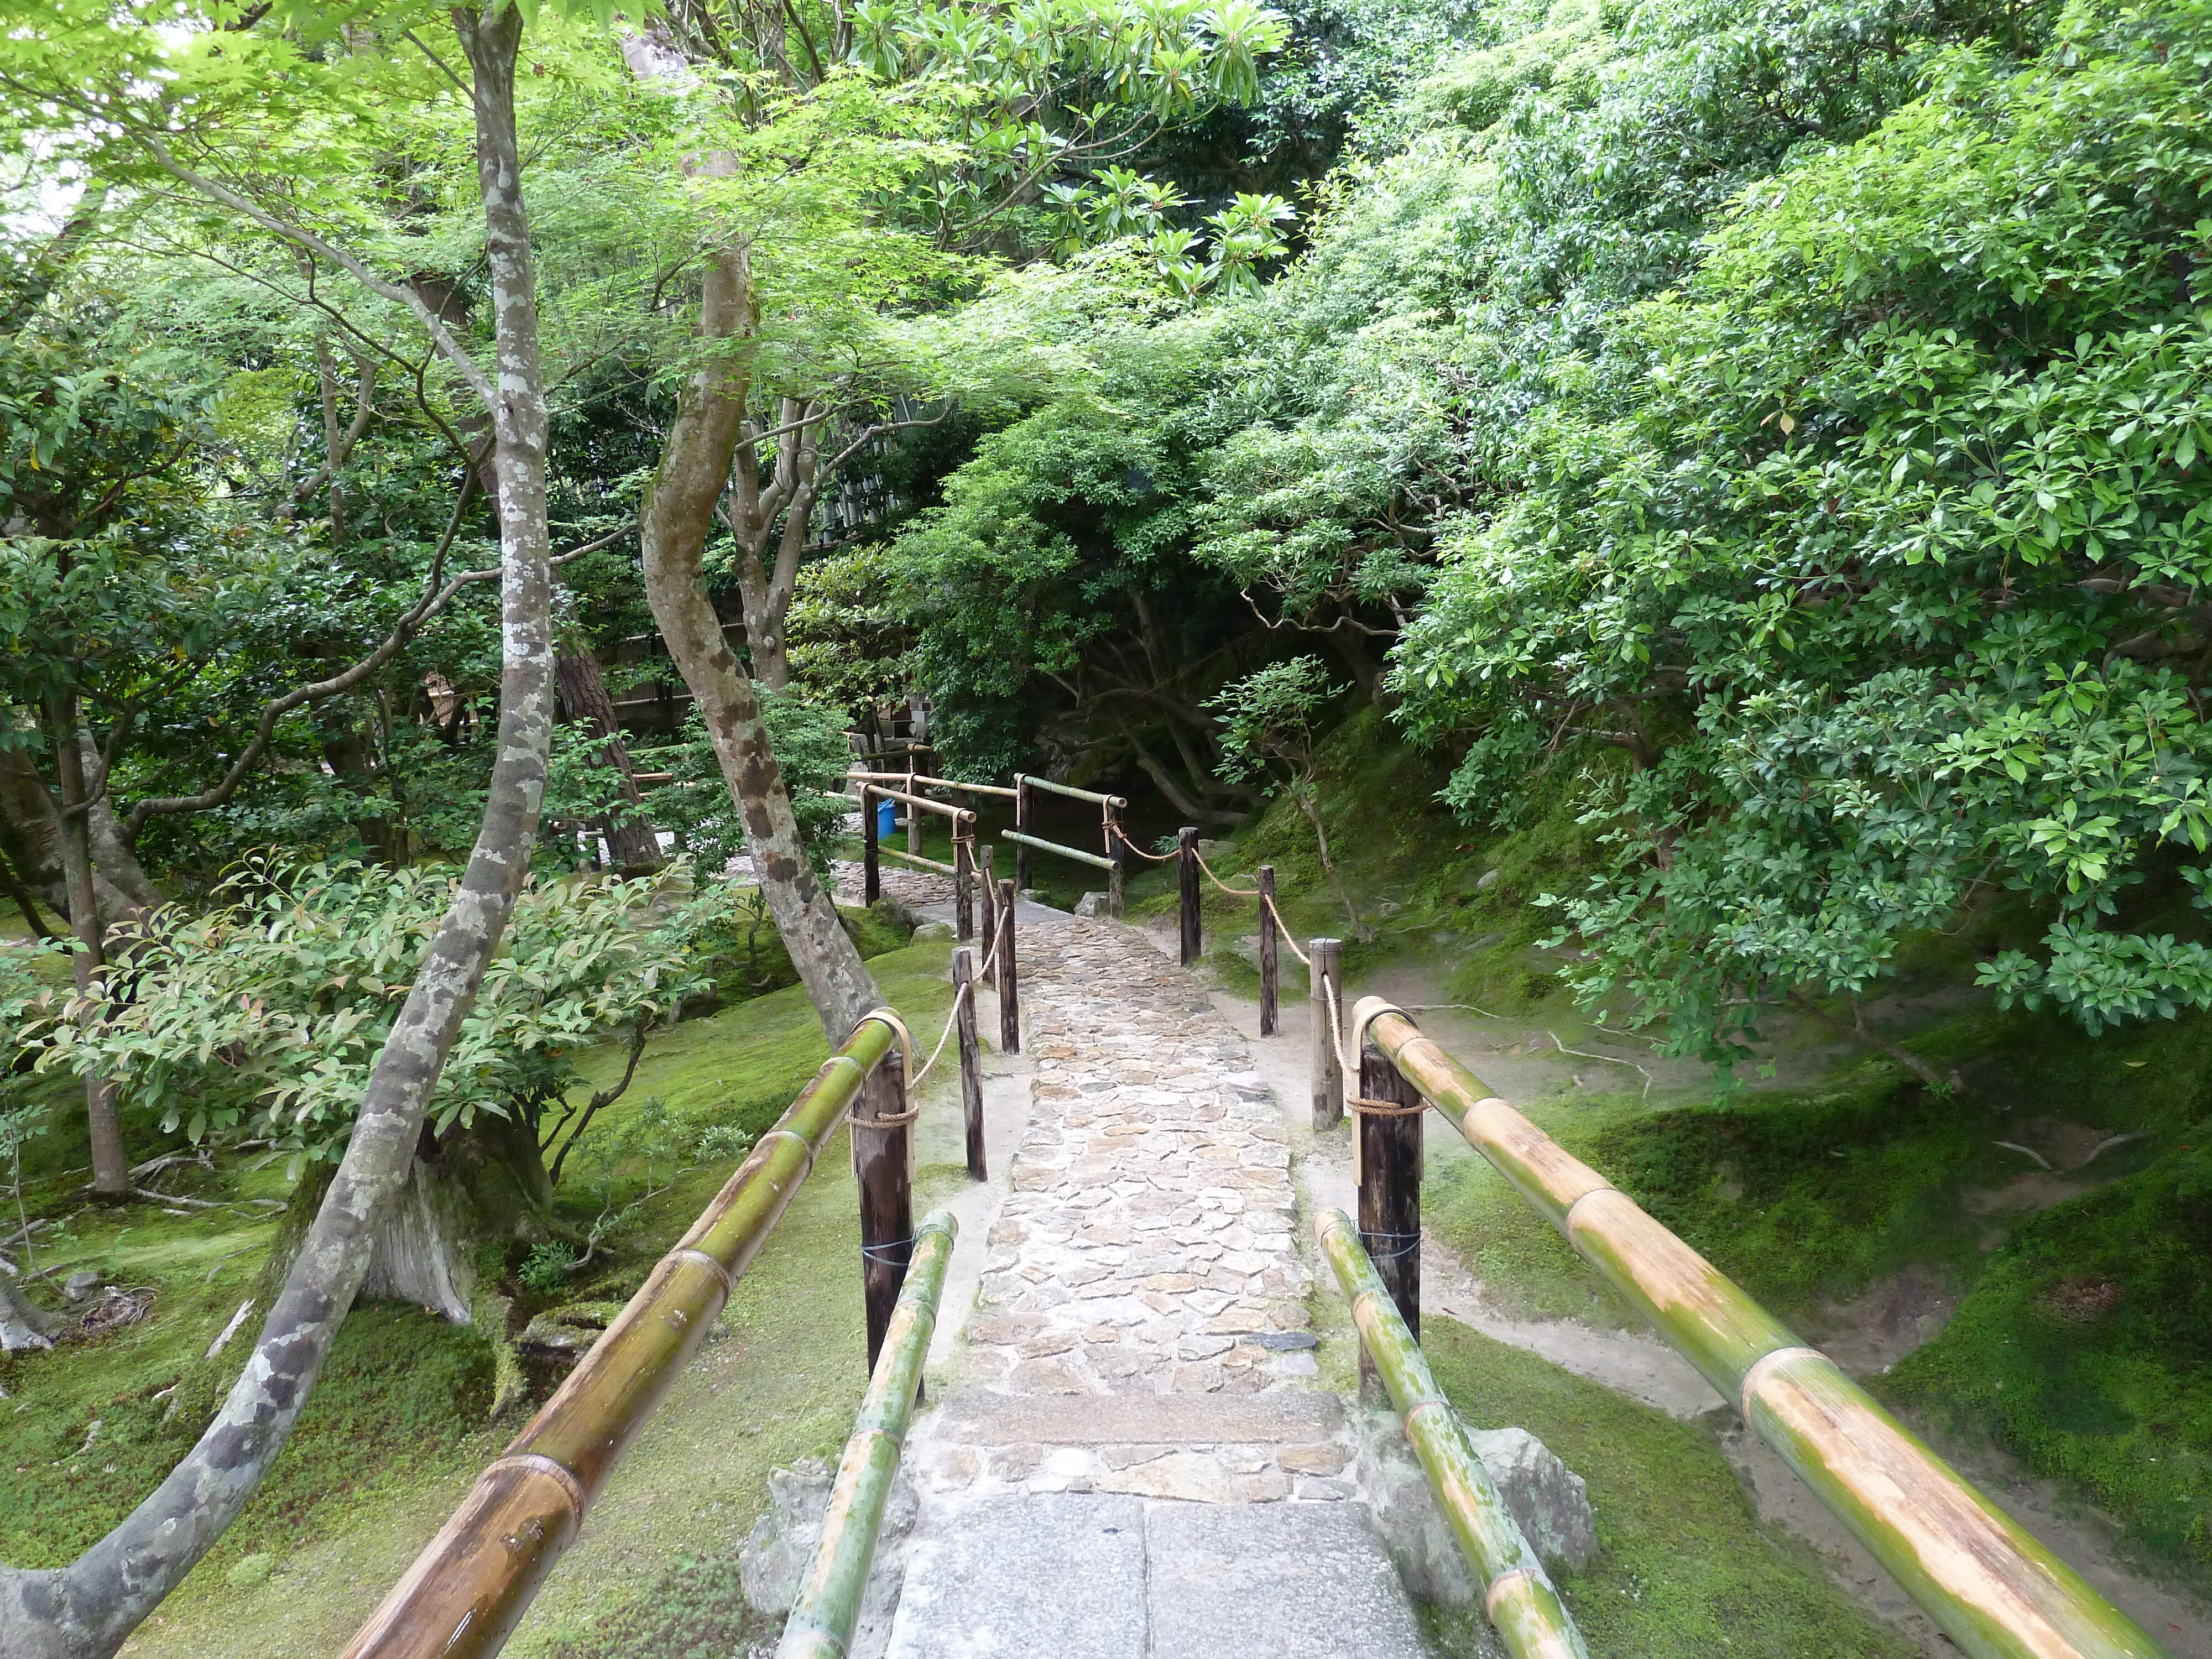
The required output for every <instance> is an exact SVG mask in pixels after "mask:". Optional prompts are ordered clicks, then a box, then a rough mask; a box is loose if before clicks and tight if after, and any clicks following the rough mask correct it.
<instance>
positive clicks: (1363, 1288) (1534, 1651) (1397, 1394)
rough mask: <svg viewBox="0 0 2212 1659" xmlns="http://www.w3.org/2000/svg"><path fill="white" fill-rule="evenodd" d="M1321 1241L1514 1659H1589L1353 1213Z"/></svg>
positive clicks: (1322, 1227)
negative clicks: (1440, 1384)
mask: <svg viewBox="0 0 2212 1659" xmlns="http://www.w3.org/2000/svg"><path fill="white" fill-rule="evenodd" d="M1314 1235H1315V1237H1317V1238H1319V1239H1320V1241H1321V1248H1322V1255H1325V1256H1327V1257H1328V1265H1329V1266H1330V1267H1332V1268H1334V1270H1335V1273H1336V1282H1337V1283H1338V1284H1339V1285H1341V1286H1342V1287H1343V1290H1344V1293H1345V1295H1346V1297H1349V1298H1350V1299H1351V1302H1352V1322H1353V1323H1354V1324H1356V1325H1357V1326H1358V1328H1359V1340H1361V1342H1362V1343H1364V1345H1365V1346H1366V1350H1367V1352H1368V1353H1369V1354H1370V1356H1371V1357H1372V1358H1373V1360H1374V1364H1375V1370H1376V1373H1377V1374H1378V1375H1379V1376H1381V1377H1382V1379H1383V1387H1384V1388H1386V1389H1389V1393H1390V1403H1391V1404H1392V1405H1394V1406H1395V1407H1397V1408H1398V1414H1399V1416H1400V1417H1401V1418H1402V1419H1404V1420H1405V1425H1406V1438H1407V1441H1409V1442H1410V1443H1412V1445H1413V1453H1414V1455H1416V1456H1417V1457H1419V1459H1420V1460H1421V1468H1423V1469H1425V1470H1426V1471H1427V1473H1428V1477H1429V1485H1430V1486H1431V1488H1432V1489H1433V1490H1434V1491H1435V1492H1436V1495H1437V1504H1438V1506H1439V1507H1440V1508H1442V1509H1443V1512H1444V1518H1445V1520H1446V1521H1448V1522H1449V1523H1450V1525H1451V1529H1452V1534H1453V1535H1454V1536H1455V1538H1457V1539H1458V1540H1459V1547H1460V1553H1462V1554H1463V1555H1464V1556H1466V1557H1467V1564H1468V1566H1470V1567H1472V1568H1473V1569H1474V1573H1475V1576H1476V1577H1478V1578H1480V1580H1481V1581H1482V1588H1483V1607H1484V1609H1485V1611H1486V1612H1487V1613H1489V1615H1490V1622H1491V1623H1492V1625H1493V1626H1496V1627H1497V1630H1498V1635H1499V1636H1500V1637H1501V1638H1503V1639H1504V1643H1505V1645H1506V1647H1507V1648H1508V1649H1509V1650H1510V1651H1511V1652H1512V1654H1513V1656H1514V1659H1589V1649H1588V1648H1586V1647H1584V1646H1583V1638H1582V1632H1580V1631H1578V1630H1577V1629H1576V1628H1575V1621H1574V1620H1573V1619H1572V1618H1571V1617H1570V1616H1569V1614H1568V1613H1567V1609H1566V1604H1565V1602H1563V1601H1560V1600H1559V1591H1558V1590H1557V1589H1553V1585H1552V1581H1551V1579H1550V1578H1549V1577H1547V1575H1546V1573H1545V1571H1544V1564H1543V1562H1542V1561H1541V1560H1540V1559H1538V1558H1537V1555H1536V1552H1535V1551H1534V1550H1533V1549H1531V1548H1529V1547H1528V1540H1527V1539H1526V1538H1524V1537H1522V1534H1521V1528H1520V1526H1519V1524H1518V1523H1517V1522H1515V1520H1514V1519H1513V1512H1512V1511H1511V1510H1509V1509H1507V1508H1506V1507H1505V1500H1504V1498H1502V1497H1500V1496H1499V1495H1498V1487H1497V1486H1496V1484H1495V1483H1494V1482H1492V1480H1491V1478H1490V1471H1489V1470H1487V1469H1486V1468H1484V1467H1483V1465H1482V1459H1481V1458H1480V1457H1479V1456H1478V1455H1476V1454H1475V1449H1474V1443H1472V1442H1471V1441H1469V1440H1468V1434H1467V1428H1466V1425H1464V1424H1462V1422H1461V1421H1460V1420H1459V1415H1458V1413H1455V1412H1454V1411H1453V1410H1452V1408H1451V1404H1450V1402H1449V1401H1447V1400H1446V1399H1445V1398H1444V1396H1443V1390H1442V1389H1439V1388H1437V1380H1436V1377H1435V1376H1434V1375H1433V1374H1432V1373H1431V1371H1430V1370H1429V1362H1428V1360H1427V1359H1426V1358H1425V1357H1424V1356H1423V1355H1422V1352H1421V1345H1420V1344H1419V1342H1417V1341H1415V1340H1413V1332H1412V1331H1410V1330H1409V1329H1407V1326H1406V1322H1405V1320H1404V1319H1403V1318H1402V1317H1401V1316H1400V1314H1399V1312H1398V1310H1397V1307H1396V1304H1394V1303H1393V1302H1392V1301H1391V1299H1390V1292H1389V1291H1387V1290H1385V1289H1384V1288H1383V1278H1382V1275H1381V1274H1380V1273H1377V1272H1376V1270H1375V1262H1374V1261H1373V1259H1372V1258H1371V1257H1370V1256H1369V1255H1368V1254H1367V1247H1366V1246H1365V1245H1364V1244H1362V1243H1360V1242H1359V1229H1358V1226H1357V1225H1354V1224H1353V1222H1352V1218H1351V1217H1350V1216H1348V1215H1346V1214H1345V1212H1343V1211H1341V1210H1324V1211H1322V1213H1321V1214H1320V1215H1318V1216H1316V1218H1314ZM779 1659H781V1656H779Z"/></svg>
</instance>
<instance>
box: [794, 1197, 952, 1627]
mask: <svg viewBox="0 0 2212 1659" xmlns="http://www.w3.org/2000/svg"><path fill="white" fill-rule="evenodd" d="M959 1232H960V1227H959V1224H958V1223H957V1222H956V1221H955V1220H954V1219H953V1218H952V1214H951V1212H950V1211H949V1210H936V1211H933V1212H931V1213H930V1214H928V1215H927V1216H925V1217H923V1218H922V1220H921V1225H919V1226H918V1227H916V1228H915V1240H914V1260H913V1261H911V1262H910V1263H909V1264H908V1267H907V1273H906V1283H905V1284H904V1285H902V1286H901V1287H900V1289H899V1297H898V1305H897V1306H896V1308H895V1309H893V1310H892V1311H891V1322H890V1329H889V1330H888V1331H886V1332H885V1333H884V1351H883V1354H882V1356H881V1358H878V1360H877V1361H876V1369H875V1372H874V1374H873V1375H872V1376H871V1377H870V1378H869V1380H868V1392H867V1397H866V1399H864V1400H863V1401H861V1402H860V1416H859V1417H858V1419H855V1421H854V1425H853V1436H852V1438H851V1439H849V1440H848V1441H847V1442H846V1443H845V1455H844V1456H843V1457H842V1459H841V1460H840V1461H839V1462H838V1465H837V1479H836V1484H834V1485H833V1486H831V1487H830V1488H829V1509H828V1510H826V1511H825V1512H824V1514H823V1518H822V1541H821V1542H820V1543H819V1544H818V1545H817V1546H816V1547H815V1551H814V1560H813V1564H812V1565H811V1567H809V1569H808V1571H807V1574H806V1582H805V1585H804V1586H803V1587H802V1588H801V1589H800V1590H799V1599H798V1601H795V1602H793V1604H792V1608H791V1617H790V1619H789V1620H787V1622H786V1623H785V1625H784V1627H783V1640H782V1641H781V1643H779V1644H777V1646H776V1650H775V1659H845V1653H846V1650H847V1649H848V1647H849V1646H850V1644H851V1643H852V1640H853V1626H854V1625H855V1624H857V1623H858V1622H859V1621H860V1597H861V1595H863V1594H864V1593H865V1592H866V1589H867V1586H868V1569H869V1567H870V1566H871V1565H872V1564H873V1563H874V1561H875V1559H876V1535H877V1534H878V1532H880V1531H881V1530H882V1528H883V1523H884V1505H885V1504H886V1503H887V1502H888V1501H889V1500H890V1491H891V1481H892V1479H893V1477H895V1476H896V1474H898V1466H899V1454H900V1452H901V1450H902V1448H903V1446H904V1443H905V1441H906V1428H907V1422H908V1419H910V1418H911V1417H912V1416H913V1415H914V1401H915V1394H916V1392H917V1391H918V1390H919V1389H920V1388H921V1365H922V1361H923V1360H924V1359H926V1358H927V1357H928V1355H929V1340H930V1337H931V1336H932V1335H933V1334H934V1333H935V1331H936V1329H937V1303H938V1298H939V1297H940V1296H941V1295H942V1294H943V1293H944V1290H945V1268H946V1267H947V1265H948V1264H949V1263H950V1262H951V1260H952V1243H953V1240H954V1239H955V1238H957V1237H958V1236H959Z"/></svg>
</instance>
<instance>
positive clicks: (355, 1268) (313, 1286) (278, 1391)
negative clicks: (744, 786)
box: [0, 6, 553, 1659]
mask: <svg viewBox="0 0 2212 1659" xmlns="http://www.w3.org/2000/svg"><path fill="white" fill-rule="evenodd" d="M454 22H455V26H456V27H457V30H458V32H459V35H460V37H461V43H462V46H463V47H464V48H465V51H466V52H467V55H468V58H469V63H470V66H471V69H472V70H474V72H475V88H474V91H475V104H476V121H477V174H478V181H479V186H480V188H481V190H482V192H483V202H484V219H485V224H486V228H487V230H488V232H489V234H488V237H487V241H486V251H487V253H488V256H489V257H488V259H487V264H488V265H489V271H490V276H491V284H492V291H493V295H494V301H495V313H496V329H497V336H496V337H497V344H498V362H497V366H496V374H495V385H496V387H497V396H496V398H495V408H494V410H493V416H494V419H495V423H496V426H497V430H498V433H499V475H500V476H499V484H500V492H501V501H500V508H501V511H500V562H501V572H502V584H501V619H500V620H501V629H500V637H501V680H500V720H499V752H498V757H497V758H496V759H495V762H494V763H493V766H492V774H491V783H490V789H489V797H488V799H487V801H486V804H485V808H484V819H483V829H481V831H480V832H479V833H478V835H477V843H476V847H475V848H474V850H473V851H472V852H471V855H470V859H469V864H468V868H467V871H466V872H465V874H464V876H463V878H462V880H461V883H460V885H459V889H458V890H456V892H455V894H454V896H453V905H452V908H449V909H448V910H447V913H446V916H445V919H444V921H442V922H441V923H440V925H439V928H438V933H437V936H436V938H435V939H433V940H432V941H431V943H430V947H429V949H428V951H426V952H425V953H424V955H423V957H422V961H421V963H420V964H419V966H418V967H417V969H416V975H415V982H414V984H413V986H412V987H411V988H410V990H409V992H408V994H407V1000H406V1001H405V1003H404V1005H403V1006H402V1007H401V1009H400V1012H399V1017H398V1021H397V1022H396V1023H395V1024H394V1025H393V1027H392V1036H391V1038H390V1040H389V1041H388V1042H386V1044H385V1047H384V1051H383V1053H382V1054H380V1056H379V1057H378V1060H377V1064H376V1069H375V1071H374V1073H373V1074H372V1075H371V1077H370V1079H369V1082H368V1089H367V1091H365V1092H364V1094H363V1097H362V1105H361V1111H360V1115H359V1116H358V1117H357V1118H356V1121H355V1124H354V1129H353V1133H352V1135H351V1137H350V1138H349V1139H348V1141H347V1143H346V1151H345V1158H344V1160H343V1162H342V1163H341V1164H339V1166H338V1171H337V1176H336V1177H335V1178H334V1179H333V1180H332V1181H331V1189H330V1192H329V1194H327V1195H326V1196H325V1199H324V1200H323V1203H322V1206H321V1208H320V1209H319V1211H318V1212H316V1216H315V1220H314V1225H313V1226H312V1227H311V1228H309V1229H308V1232H307V1241H306V1243H305V1244H304V1246H303V1247H302V1248H301V1251H300V1255H299V1258H298V1260H297V1261H295V1262H294V1263H293V1266H292V1270H291V1272H290V1273H289V1275H288V1276H287V1277H286V1279H285V1282H284V1288H283V1292H282V1293H281V1294H280V1295H279V1296H278V1297H277V1299H276V1306H275V1307H274V1308H272V1309H271V1310H270V1315H269V1320H268V1322H267V1323H266V1324H265V1325H264V1327H263V1328H262V1332H261V1338H260V1341H259V1344H258V1346H257V1347H256V1349H255V1351H254V1354H253V1358H252V1359H251V1360H250V1361H249V1362H248V1363H247V1364H246V1370H245V1372H244V1374H243V1375H242V1376H240V1378H239V1379H238V1382H237V1383H236V1384H235V1385H234V1387H233V1388H232V1389H231V1391H230V1395H229V1397H228V1399H227V1400H226V1401H224V1403H223V1407H222V1410H221V1411H220V1412H219V1413H216V1419H215V1421H214V1422H213V1423H211V1424H210V1425H209V1426H208V1428H207V1430H206V1431H205V1432H204V1433H203V1434H202V1435H201V1437H200V1439H199V1443H198V1444H197V1445H196V1446H195V1447H194V1448H193V1449H192V1450H191V1452H190V1453H189V1454H188V1455H186V1456H185V1460H184V1461H183V1462H181V1463H179V1465H178V1466H177V1468H175V1469H173V1471H171V1473H170V1474H169V1476H168V1478H167V1480H164V1481H163V1482H162V1483H161V1486H160V1487H159V1488H158V1489H156V1490H155V1492H154V1493H153V1494H152V1495H151V1496H150V1497H149V1498H147V1499H146V1500H145V1501H144V1502H143V1503H142V1504H139V1506H138V1507H137V1509H136V1510H133V1511H132V1512H131V1515H130V1516H128V1517H127V1518H126V1519H125V1521H124V1522H122V1524H121V1525H119V1526H118V1527H117V1528H115V1529H114V1530H113V1531H112V1532H111V1533H109V1534H107V1536H106V1537H105V1538H104V1539H102V1540H100V1542H99V1543H97V1544H95V1545H94V1546H93V1547H92V1548H91V1549H89V1550H88V1551H87V1552H85V1553H84V1554H83V1555H82V1556H80V1557H79V1558H78V1559H76V1561H75V1562H73V1563H71V1564H70V1565H68V1566H66V1567H58V1568H52V1569H47V1570H45V1571H26V1570H22V1569H19V1568H9V1569H0V1652H4V1653H5V1654H7V1655H8V1659H106V1656H110V1655H112V1654H113V1653H114V1652H115V1650H117V1649H118V1648H119V1647H120V1646H121V1645H122V1644H123V1643H124V1641H125V1638H128V1637H129V1636H130V1634H131V1632H132V1631H133V1630H135V1629H136V1628H137V1626H138V1625H139V1624H140V1623H141V1622H142V1621H143V1620H144V1619H145V1618H146V1616H147V1614H148V1613H150V1612H152V1611H153V1609H154V1608H155V1607H156V1606H157V1605H158V1604H159V1603H160V1601H161V1598H162V1597H163V1596H165V1595H167V1594H168V1593H169V1591H170V1590H171V1589H174V1588H175V1587H176V1585H177V1584H178V1583H179V1582H180V1581H181V1580H182V1579H183V1577H185V1574H186V1573H188V1572H189V1571H191V1569H192V1566H193V1565H194V1564H195V1563H197V1561H198V1560H199V1559H200V1558H201V1557H202V1556H204V1555H205V1554H206V1553H207V1552H208V1549H209V1548H210V1547H211V1546H212V1545H213V1544H214V1543H215V1541H216V1539H217V1538H219V1537H220V1536H221V1535H222V1531H223V1528H225V1527H227V1526H228V1525H229V1524H230V1522H231V1521H232V1520H233V1519H234V1517H235V1516H237V1514H238V1512H239V1510H240V1509H242V1508H243V1507H244V1506H245V1504H246V1500H247V1499H248V1498H251V1497H252V1493H253V1489H254V1487H255V1486H257V1485H258V1484H259V1482H260V1480H261V1477H262V1475H263V1474H264V1473H266V1471H267V1469H268V1468H269V1465H270V1461H271V1460H272V1459H273V1458H274V1457H275V1456H276V1453H277V1451H278V1449H280V1448H281V1447H282V1446H283V1443H284V1441H285V1439H286V1437H288V1436H289V1434H290V1433H291V1431H292V1425H293V1424H294V1422H295V1420H296V1419H298V1416H299V1413H300V1409H301V1407H302V1406H303V1405H305V1404H306V1403H307V1396H308V1395H309V1394H310V1393H311V1392H312V1391H313V1388H314V1384H315V1379H316V1377H317V1376H319V1374H320V1372H321V1370H322V1367H323V1363H324V1361H325V1358H328V1356H329V1353H330V1346H331V1339H332V1338H333V1337H334V1336H335V1335H336V1334H337V1326H338V1322H339V1321H340V1320H342V1319H343V1317H344V1316H345V1311H346V1309H347V1308H348V1307H349V1306H350V1305H351V1304H352V1302H353V1298H354V1295H355V1292H356V1291H357V1290H358V1289H359V1288H360V1285H361V1281H362V1274H363V1273H364V1272H365V1271H366V1270H367V1267H368V1254H369V1251H368V1246H369V1242H370V1240H371V1238H372V1237H373V1232H374V1224H375V1222H376V1219H377V1218H378V1216H379V1214H380V1212H382V1210H383V1209H384V1208H385V1207H386V1206H387V1205H388V1204H389V1203H390V1201H391V1200H392V1195H393V1194H394V1193H395V1192H397V1191H398V1188H399V1187H400V1186H401V1184H402V1183H403V1182H404V1179H405V1177H406V1175H407V1172H408V1169H409V1166H410V1162H411V1160H412V1158H413V1155H414V1151H415V1146H416V1137H417V1135H418V1133H420V1131H421V1128H422V1113H423V1109H424V1107H425V1105H426V1104H427V1103H428V1100H429V1097H430V1092H431V1091H432V1089H433V1088H434V1087H435V1085H436V1083H437V1079H438V1073H439V1072H440V1071H441V1069H442V1068H443V1066H444V1065H445V1062H446V1056H447V1054H448V1052H450V1050H451V1049H452V1047H453V1041H454V1039H455V1037H456V1036H459V1031H460V1027H461V1022H462V1020H463V1018H465V1016H466V1015H467V1013H468V1011H469V1007H470V1005H471V1003H472V1002H473V1001H474V1000H475V997H476V994H477V988H478V987H479V986H480V985H481V984H482V983H483V973H484V969H485V968H486V967H487V966H488V965H489V963H490V960H491V957H492V956H493V953H494V952H495V951H496V950H497V949H498V946H499V941H500V938H501V934H502V933H504V932H505V931H506V927H507V920H508V918H509V916H510V915H512V914H513V908H514V901H515V897H516V895H517V894H518V893H519V891H520V888H521V885H522V881H523V878H524V877H525V876H526V874H527V872H528V871H529V868H530V843H531V840H532V836H533V835H534V833H535V831H536V829H537V823H538V804H539V802H540V801H541V800H542V799H544V791H545V763H546V755H547V752H548V750H549V747H550V742H551V737H552V703H553V697H552V678H553V651H552V605H551V593H552V589H551V582H550V571H549V569H548V568H547V546H546V528H545V442H546V416H545V396H544V376H543V374H542V373H541V371H540V368H539V364H538V315H537V304H536V298H535V293H536V284H535V280H534V276H533V273H532V265H531V257H530V242H529V222H528V220H527V218H526V216H525V213H524V210H523V204H522V191H521V161H520V155H519V154H518V151H517V147H516V143H515V136H514V61H515V52H516V48H517V46H519V45H520V40H521V36H522V18H521V13H520V9H519V8H516V7H513V6H508V7H507V8H505V9H504V10H503V11H501V12H500V13H498V14H496V15H494V16H491V17H488V18H483V19H479V18H477V16H475V15H471V14H468V13H457V14H456V15H455V17H454Z"/></svg>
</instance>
